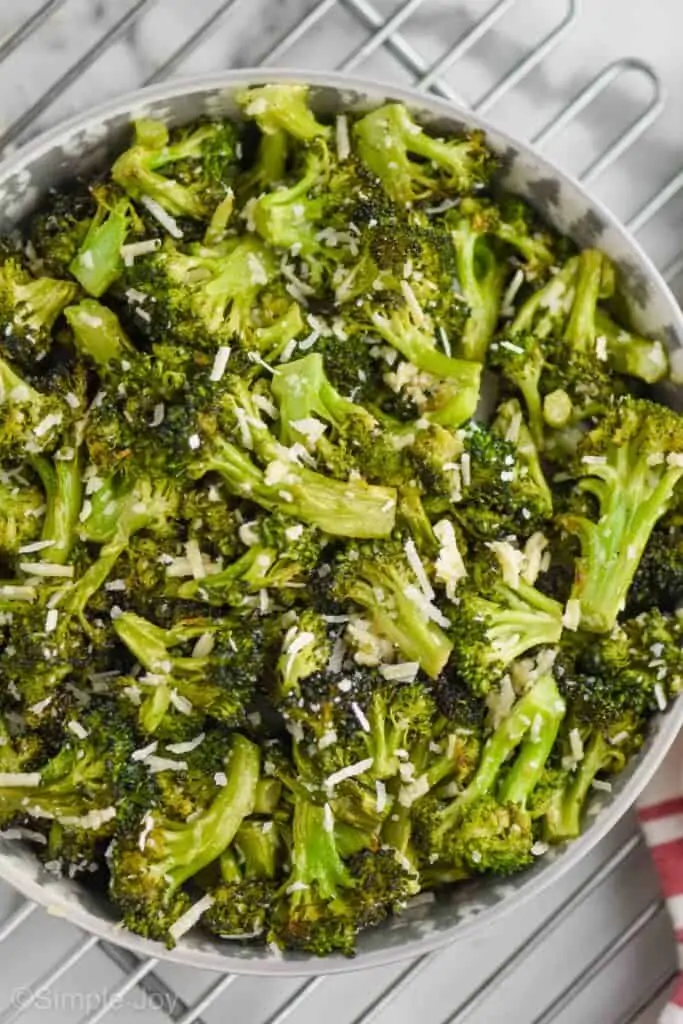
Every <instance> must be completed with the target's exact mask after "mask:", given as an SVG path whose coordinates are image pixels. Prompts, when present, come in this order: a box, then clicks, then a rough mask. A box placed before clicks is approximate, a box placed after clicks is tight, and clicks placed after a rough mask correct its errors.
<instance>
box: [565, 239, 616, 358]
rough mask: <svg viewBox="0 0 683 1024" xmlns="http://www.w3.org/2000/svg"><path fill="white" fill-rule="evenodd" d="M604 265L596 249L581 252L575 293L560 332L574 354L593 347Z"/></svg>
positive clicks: (587, 350)
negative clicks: (564, 327) (573, 349)
mask: <svg viewBox="0 0 683 1024" xmlns="http://www.w3.org/2000/svg"><path fill="white" fill-rule="evenodd" d="M605 265H606V260H605V257H604V256H603V254H602V253H601V252H599V251H598V250H597V249H585V250H584V251H583V252H582V253H581V255H580V256H579V263H578V268H577V277H576V293H575V296H574V302H573V305H572V311H571V314H570V316H569V321H568V323H567V327H566V329H565V332H564V337H565V340H566V341H568V342H569V343H570V344H571V346H572V347H573V348H575V349H576V351H578V352H589V351H591V349H593V348H594V347H595V339H596V323H595V315H596V309H597V305H598V299H599V298H600V295H601V290H602V281H603V274H604V273H605Z"/></svg>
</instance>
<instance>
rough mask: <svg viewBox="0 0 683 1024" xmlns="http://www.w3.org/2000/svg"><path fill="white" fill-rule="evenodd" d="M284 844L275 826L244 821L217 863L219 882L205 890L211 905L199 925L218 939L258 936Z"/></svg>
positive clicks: (276, 886)
mask: <svg viewBox="0 0 683 1024" xmlns="http://www.w3.org/2000/svg"><path fill="white" fill-rule="evenodd" d="M285 853H286V844H285V842H284V838H283V835H282V830H281V828H280V826H279V823H278V822H275V821H273V820H272V819H267V820H265V821H260V820H256V819H251V818H248V819H247V820H246V821H245V822H243V824H242V825H241V826H240V828H239V829H238V831H237V835H236V836H235V840H234V844H233V847H231V848H229V849H228V850H226V852H225V853H224V854H223V856H222V857H221V859H220V870H221V881H220V882H218V883H217V884H215V885H212V886H211V887H209V889H208V892H209V894H210V896H211V897H212V899H213V901H214V902H213V904H212V905H211V907H210V908H209V910H207V911H206V912H205V913H204V914H203V915H202V924H203V926H204V927H205V928H207V929H208V931H210V932H212V933H213V934H214V935H218V936H219V937H220V938H228V939H236V938H242V939H245V940H248V939H254V938H257V937H259V936H262V935H263V933H264V931H265V929H266V926H267V922H268V918H269V915H270V910H271V906H272V904H273V902H274V900H275V897H276V894H277V892H278V890H279V888H280V885H279V879H280V877H281V876H282V870H283V862H284V858H285Z"/></svg>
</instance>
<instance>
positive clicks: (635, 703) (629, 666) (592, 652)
mask: <svg viewBox="0 0 683 1024" xmlns="http://www.w3.org/2000/svg"><path fill="white" fill-rule="evenodd" d="M682 637H683V623H681V621H680V620H679V619H678V618H677V617H676V616H675V615H664V614H662V612H660V611H659V610H658V609H656V608H655V609H650V610H649V611H647V612H642V613H641V614H640V615H638V616H637V617H636V618H634V619H626V620H625V621H624V622H622V623H620V624H619V625H618V626H617V627H616V628H615V629H614V630H613V631H612V632H611V633H609V634H606V635H604V636H600V637H590V638H587V637H585V636H584V637H578V638H577V640H576V641H575V642H574V644H569V645H568V647H569V651H568V653H569V655H570V657H568V658H567V657H566V656H565V657H564V658H563V659H561V661H560V665H561V666H562V668H563V671H562V674H560V671H559V666H558V673H557V678H558V683H559V685H560V687H561V689H562V692H563V693H564V694H565V696H566V697H567V700H568V701H569V702H570V703H571V707H572V711H573V714H574V717H575V719H577V721H578V720H580V721H581V722H585V723H586V724H599V725H604V726H609V725H615V724H619V722H620V721H621V720H622V719H623V718H624V717H625V716H628V715H629V714H630V715H632V716H634V717H635V718H636V719H637V718H639V717H640V718H643V719H645V718H646V717H647V716H648V715H650V714H654V713H655V712H657V711H661V710H663V709H664V708H665V707H666V706H667V704H668V702H669V701H671V700H674V699H675V698H676V697H677V696H678V694H679V693H680V691H681V689H682V688H683V652H682V651H681V639H682ZM574 647H577V648H578V650H576V651H574V650H573V648H574Z"/></svg>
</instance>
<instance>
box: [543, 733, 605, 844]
mask: <svg viewBox="0 0 683 1024" xmlns="http://www.w3.org/2000/svg"><path fill="white" fill-rule="evenodd" d="M612 756H613V751H612V749H611V748H610V746H609V744H608V742H607V740H606V739H605V737H604V736H603V735H602V733H595V734H594V735H593V737H592V738H591V740H590V742H589V743H588V745H587V747H586V749H585V751H584V755H583V757H582V759H581V761H580V762H579V764H578V765H577V767H576V771H575V773H574V775H573V778H572V781H571V783H570V784H569V786H568V787H567V789H566V790H565V791H564V792H563V793H562V795H561V797H560V799H559V800H556V801H553V802H552V803H551V806H550V808H549V810H548V812H547V814H546V819H545V825H546V834H547V836H548V839H549V840H550V841H551V842H555V843H557V842H563V841H564V840H567V839H576V838H577V837H578V836H580V835H581V813H582V811H583V807H584V804H585V802H586V798H587V796H588V791H589V790H590V788H591V784H592V782H593V779H594V778H595V776H596V775H597V774H598V773H599V772H600V771H601V770H602V769H603V768H604V767H605V766H606V764H608V763H609V761H610V760H611V758H612Z"/></svg>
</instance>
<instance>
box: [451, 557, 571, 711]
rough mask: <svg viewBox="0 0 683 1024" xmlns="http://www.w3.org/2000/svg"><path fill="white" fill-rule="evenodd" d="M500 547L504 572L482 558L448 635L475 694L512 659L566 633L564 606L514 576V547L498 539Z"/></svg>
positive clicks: (460, 670) (463, 591)
mask: <svg viewBox="0 0 683 1024" xmlns="http://www.w3.org/2000/svg"><path fill="white" fill-rule="evenodd" d="M494 547H495V544H494ZM498 550H499V551H500V552H501V557H502V560H503V562H504V565H505V568H504V570H503V571H502V573H501V571H500V570H496V567H495V566H494V565H492V564H491V561H490V560H489V559H484V558H481V561H480V563H479V564H478V565H477V567H476V570H477V571H476V576H475V580H474V581H465V583H464V584H462V585H461V587H460V588H459V589H458V605H457V610H456V613H455V614H454V617H453V627H452V630H451V632H450V634H449V635H450V637H451V640H452V644H453V657H452V664H453V666H454V668H455V670H456V672H457V673H458V675H459V676H460V677H461V678H462V679H463V680H464V681H465V682H466V683H467V685H468V686H469V687H470V688H471V689H472V691H473V692H474V693H475V694H485V693H488V692H489V690H490V689H491V687H492V686H493V685H494V684H495V683H496V682H498V681H499V680H500V678H501V677H502V676H503V675H504V673H505V671H506V669H507V668H508V666H509V665H510V664H511V663H512V662H513V661H515V660H516V659H517V658H520V657H521V656H522V655H523V654H525V653H526V652H527V651H533V650H534V649H535V648H538V647H544V646H551V645H553V644H556V643H557V642H558V641H559V639H560V636H561V634H562V617H563V608H562V605H561V604H560V603H559V602H558V601H554V600H553V599H552V598H551V597H546V595H545V594H542V593H541V592H540V590H538V589H537V588H536V587H534V586H532V585H530V584H529V583H526V582H525V581H524V579H523V578H521V577H518V578H517V579H511V578H510V572H512V574H513V575H514V572H515V566H514V558H515V556H514V549H512V548H511V545H509V544H508V543H507V542H500V546H499V548H498ZM508 564H509V568H508ZM511 584H512V585H511Z"/></svg>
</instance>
